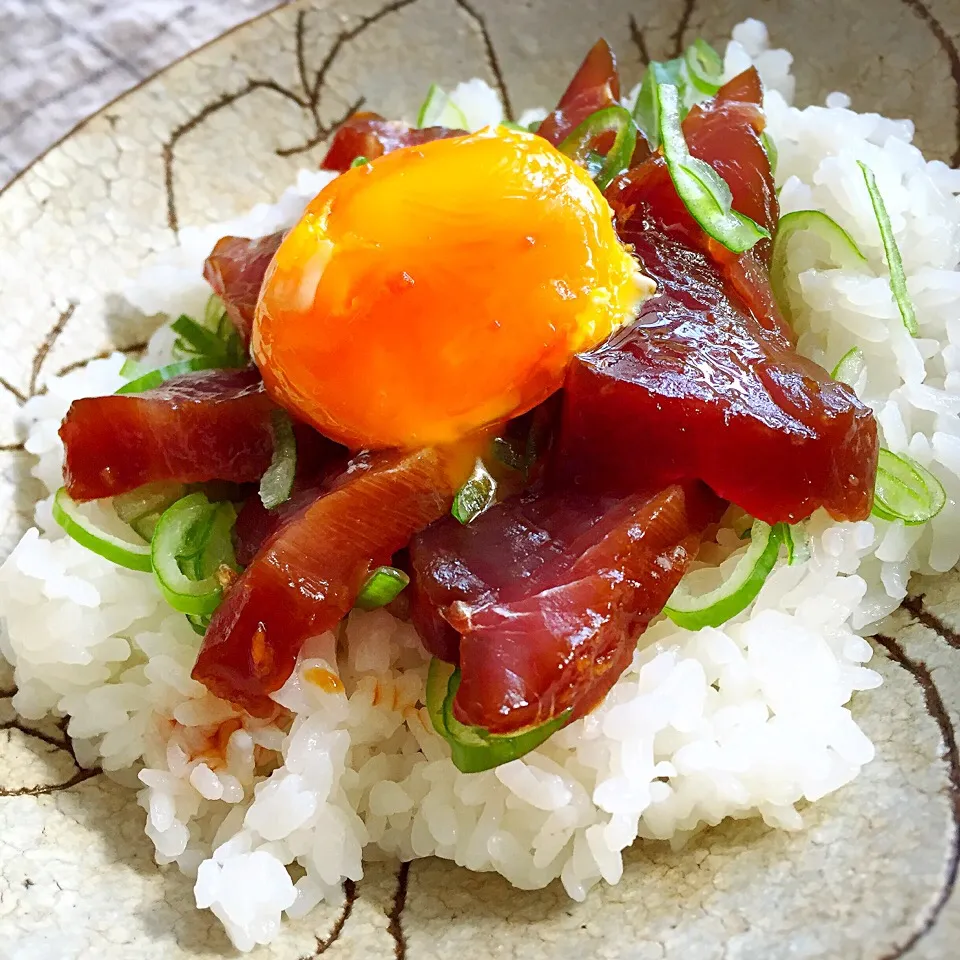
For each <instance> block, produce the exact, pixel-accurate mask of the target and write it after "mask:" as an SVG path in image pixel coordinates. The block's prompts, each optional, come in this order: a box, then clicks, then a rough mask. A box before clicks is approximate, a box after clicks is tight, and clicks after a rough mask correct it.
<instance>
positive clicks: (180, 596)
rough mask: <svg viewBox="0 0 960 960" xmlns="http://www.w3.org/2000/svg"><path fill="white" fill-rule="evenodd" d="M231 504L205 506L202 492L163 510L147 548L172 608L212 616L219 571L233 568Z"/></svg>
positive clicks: (218, 592) (219, 587) (218, 595)
mask: <svg viewBox="0 0 960 960" xmlns="http://www.w3.org/2000/svg"><path fill="white" fill-rule="evenodd" d="M236 519H237V513H236V510H235V509H234V507H233V504H231V503H229V502H225V503H210V501H209V500H208V499H207V498H206V497H205V496H204V495H203V494H202V493H191V494H189V495H188V496H186V497H182V498H181V499H179V500H178V501H177V502H176V503H174V504H173V505H172V506H170V507H168V508H167V510H166V511H164V513H163V516H161V517H160V520H159V522H158V523H157V526H156V529H155V530H154V532H153V540H152V541H151V544H150V555H151V558H152V560H153V572H154V574H155V576H156V578H157V582H158V583H159V585H160V590H161V592H162V593H163V595H164V597H165V598H166V601H167V603H169V604H170V606H171V607H173V608H174V610H179V611H180V612H181V613H187V614H192V615H193V616H203V615H204V614H210V613H213V611H214V610H216V608H217V605H218V604H219V603H220V598H221V597H222V595H223V584H222V582H221V578H222V570H221V568H223V567H227V568H229V569H230V570H234V571H235V570H237V569H238V567H237V564H236V558H235V557H234V553H233V541H232V537H231V533H232V530H233V524H234V522H235V521H236Z"/></svg>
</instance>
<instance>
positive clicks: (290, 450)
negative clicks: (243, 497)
mask: <svg viewBox="0 0 960 960" xmlns="http://www.w3.org/2000/svg"><path fill="white" fill-rule="evenodd" d="M270 427H271V430H272V432H273V457H272V459H271V460H270V466H269V467H267V470H266V473H264V475H263V476H262V477H261V478H260V502H261V503H262V504H263V505H264V507H266V508H267V510H273V509H274V507H279V506H280V504H281V503H286V501H287V500H289V499H290V491H291V490H292V489H293V479H294V477H295V476H296V472H297V438H296V437H295V436H294V435H293V424H292V423H291V422H290V418H289V417H288V416H287V415H286V414H285V413H284V412H283V411H282V410H274V411H273V413H271V415H270Z"/></svg>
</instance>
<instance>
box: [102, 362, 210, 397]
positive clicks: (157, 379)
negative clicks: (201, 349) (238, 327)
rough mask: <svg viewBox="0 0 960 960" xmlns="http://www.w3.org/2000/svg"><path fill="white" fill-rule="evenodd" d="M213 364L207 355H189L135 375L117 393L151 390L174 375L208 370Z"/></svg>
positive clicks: (180, 375) (179, 375) (178, 375)
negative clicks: (186, 358) (135, 376)
mask: <svg viewBox="0 0 960 960" xmlns="http://www.w3.org/2000/svg"><path fill="white" fill-rule="evenodd" d="M213 366H214V364H213V363H212V362H211V361H210V359H209V358H208V357H191V358H190V359H189V360H178V361H177V362H176V363H168V364H167V365H166V366H163V367H158V368H157V369H156V370H151V371H150V372H149V373H145V374H143V376H141V377H137V379H136V380H131V381H130V382H129V383H125V384H124V385H123V386H122V387H121V388H120V389H119V390H118V391H117V393H118V394H121V393H123V394H125V393H143V392H144V391H145V390H152V389H153V388H154V387H159V386H160V384H161V383H164V382H165V381H167V380H172V379H173V378H174V377H182V376H183V375H184V374H185V373H196V372H197V371H198V370H210V369H211V368H212V367H213Z"/></svg>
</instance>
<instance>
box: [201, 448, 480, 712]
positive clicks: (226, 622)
mask: <svg viewBox="0 0 960 960" xmlns="http://www.w3.org/2000/svg"><path fill="white" fill-rule="evenodd" d="M475 458H476V448H475V447H473V446H471V445H470V444H461V445H458V446H457V447H456V448H447V449H443V450H440V449H426V450H420V451H416V452H413V453H402V454H401V453H391V454H380V455H376V456H374V457H365V456H360V457H358V458H356V459H354V460H353V461H351V463H350V464H349V466H348V467H347V469H346V470H344V472H343V473H342V474H341V476H340V477H339V478H338V480H337V481H336V482H335V483H334V484H332V486H331V487H330V488H329V489H328V490H327V491H326V492H323V493H321V495H320V496H319V497H317V498H316V499H315V500H313V501H312V502H311V503H309V504H308V505H307V506H305V507H304V508H303V509H302V510H301V512H300V513H299V514H297V515H296V516H295V517H293V518H292V519H289V520H288V521H287V522H286V523H285V524H284V525H283V526H281V527H280V528H279V529H278V530H277V531H276V532H275V533H274V535H273V536H272V537H271V538H270V539H269V540H267V542H266V543H265V544H264V546H263V547H262V548H261V550H260V551H259V553H257V555H256V556H255V557H254V559H253V561H252V562H251V563H250V565H249V566H248V567H247V569H246V570H245V571H244V572H243V573H242V574H241V575H240V577H239V579H238V580H237V581H236V583H235V584H234V585H233V586H232V587H231V588H230V590H229V592H228V593H227V595H226V597H225V598H224V600H223V602H222V603H221V605H220V606H219V607H218V609H217V611H216V613H215V614H214V616H213V619H212V621H211V623H210V626H209V628H208V629H207V633H206V636H205V637H204V640H203V645H202V646H201V648H200V655H199V657H198V658H197V663H196V665H195V667H194V669H193V677H194V679H196V680H199V681H200V682H201V683H203V684H205V685H206V687H207V688H208V689H209V690H211V691H212V692H213V693H215V694H216V695H217V696H220V697H223V698H224V699H226V700H230V701H232V702H233V703H235V704H237V705H239V706H242V707H244V708H246V709H247V710H249V711H250V712H251V713H253V714H254V715H257V716H267V715H269V714H270V712H271V711H272V710H273V709H274V706H275V705H274V703H273V701H272V700H271V699H270V697H269V694H270V693H272V692H273V691H275V690H278V689H279V688H280V687H281V686H282V685H283V683H284V682H285V681H286V679H287V678H288V677H289V676H290V673H291V672H292V670H293V668H294V666H295V664H296V660H297V656H298V654H299V652H300V648H301V647H302V646H303V644H304V642H305V641H306V640H307V639H308V638H309V637H312V636H316V635H318V634H321V633H323V632H324V631H326V630H329V629H330V628H331V627H333V626H335V625H336V624H337V623H338V622H339V621H340V620H341V619H342V617H343V616H344V615H345V614H346V613H347V612H348V611H349V610H350V608H351V607H352V606H353V604H354V601H355V600H356V597H357V593H358V592H359V590H360V588H361V587H362V586H363V583H364V581H365V579H366V578H367V576H368V575H369V573H370V570H371V569H372V568H375V567H377V566H380V565H382V564H386V563H389V562H390V558H391V557H392V556H393V554H394V553H395V552H396V551H398V550H400V549H401V548H402V547H404V546H406V545H407V543H408V542H409V541H410V538H411V537H412V536H413V535H414V534H415V533H416V532H417V531H418V530H421V529H422V528H423V527H425V526H427V524H429V523H432V522H433V521H434V520H437V519H438V518H439V517H441V516H443V515H444V514H446V513H447V512H448V511H449V510H450V505H451V503H452V501H453V496H454V494H455V493H456V491H457V490H458V489H459V487H460V486H461V485H462V484H463V482H464V480H465V479H466V478H467V477H468V476H469V473H470V470H471V468H472V465H473V463H474V462H475Z"/></svg>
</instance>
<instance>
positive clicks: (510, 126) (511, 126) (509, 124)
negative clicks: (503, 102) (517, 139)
mask: <svg viewBox="0 0 960 960" xmlns="http://www.w3.org/2000/svg"><path fill="white" fill-rule="evenodd" d="M497 126H500V127H506V128H507V130H515V131H517V133H530V132H531V131H530V128H529V127H525V126H524V125H523V124H522V123H514V122H513V121H512V120H501V121H500V123H499V124H497ZM536 126H538V127H539V126H540V121H539V120H538V121H537V123H536ZM534 132H536V131H534Z"/></svg>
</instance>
